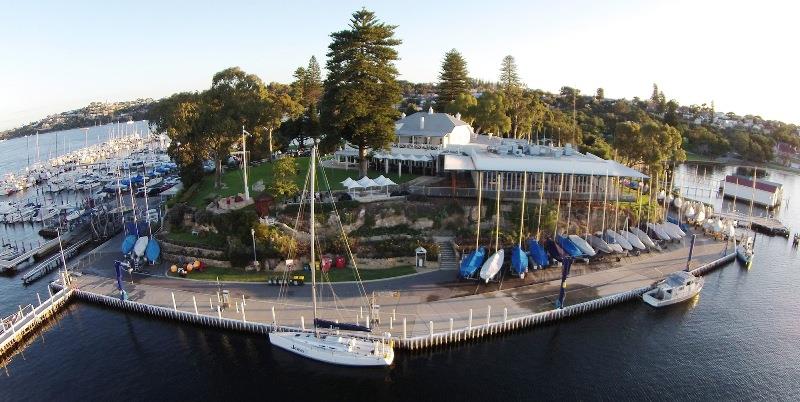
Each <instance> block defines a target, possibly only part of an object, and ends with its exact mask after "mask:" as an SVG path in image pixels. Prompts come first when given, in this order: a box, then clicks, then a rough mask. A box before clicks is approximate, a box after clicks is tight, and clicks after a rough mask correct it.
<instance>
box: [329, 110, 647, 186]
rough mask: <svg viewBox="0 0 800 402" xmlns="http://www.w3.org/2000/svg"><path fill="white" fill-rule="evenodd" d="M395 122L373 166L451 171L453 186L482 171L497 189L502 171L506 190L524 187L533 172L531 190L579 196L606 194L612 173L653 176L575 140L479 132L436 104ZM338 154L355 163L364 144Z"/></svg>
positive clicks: (438, 172)
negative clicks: (392, 138)
mask: <svg viewBox="0 0 800 402" xmlns="http://www.w3.org/2000/svg"><path fill="white" fill-rule="evenodd" d="M395 127H396V133H397V139H396V142H395V143H394V144H392V146H391V147H390V149H389V150H377V151H373V152H371V153H370V155H371V162H370V164H371V167H372V168H374V169H377V170H381V171H385V172H387V173H388V172H397V173H400V174H403V173H409V172H411V173H416V174H426V175H432V176H435V175H438V176H449V177H450V178H451V180H450V182H451V185H452V186H453V187H455V186H459V187H462V186H464V183H470V184H469V185H468V187H470V188H475V187H476V186H477V183H478V176H479V172H485V173H484V174H483V175H482V176H483V179H482V180H481V182H482V183H483V187H484V189H485V190H486V191H489V192H492V191H494V190H496V189H497V177H498V175H502V176H503V177H502V180H501V182H500V184H501V190H502V191H503V192H512V193H513V192H521V190H522V188H523V178H525V177H527V180H528V185H527V189H528V191H529V192H531V193H536V194H538V191H540V190H543V191H544V192H545V194H547V195H548V196H550V195H555V194H557V193H558V192H560V191H563V192H564V193H569V192H570V191H571V190H573V189H574V192H575V193H576V194H577V196H578V197H581V194H583V195H584V196H586V195H588V194H589V193H590V192H591V193H593V194H596V195H597V196H598V197H601V196H602V195H603V193H605V182H606V176H608V177H609V179H608V180H609V183H613V182H614V181H615V179H618V178H619V179H624V180H631V181H641V180H643V179H645V178H647V176H645V175H643V174H642V173H640V172H638V171H636V170H634V169H631V168H629V167H627V166H625V165H622V164H620V163H618V162H616V161H613V160H605V159H602V158H600V157H597V156H595V155H592V154H581V153H580V152H578V151H577V150H576V149H574V148H573V147H572V146H571V145H570V144H566V145H564V146H556V145H554V144H547V143H543V144H538V145H537V144H529V143H528V142H527V141H526V140H517V139H507V138H499V137H495V136H491V135H479V134H475V133H474V131H473V130H472V127H471V126H470V125H469V124H467V123H466V122H464V121H462V120H460V116H459V115H456V116H451V115H448V114H446V113H434V112H433V111H432V110H429V111H427V112H417V113H414V114H412V115H410V116H404V117H403V118H401V119H400V120H398V121H397V123H396V125H395ZM335 155H336V157H337V158H338V159H339V161H340V162H345V161H346V162H353V163H355V162H356V161H357V158H358V150H357V149H355V148H351V147H345V149H343V150H340V151H337V152H336V153H335ZM542 179H544V181H543V182H542ZM590 184H591V185H590ZM511 195H512V196H513V194H511ZM612 197H613V194H612ZM595 199H597V198H595Z"/></svg>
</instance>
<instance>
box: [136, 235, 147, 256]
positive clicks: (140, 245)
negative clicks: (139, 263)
mask: <svg viewBox="0 0 800 402" xmlns="http://www.w3.org/2000/svg"><path fill="white" fill-rule="evenodd" d="M147 243H148V238H147V236H142V237H140V238H139V239H137V240H136V243H135V244H134V245H133V255H135V256H136V257H143V256H144V251H145V250H146V249H147Z"/></svg>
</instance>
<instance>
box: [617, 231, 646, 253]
mask: <svg viewBox="0 0 800 402" xmlns="http://www.w3.org/2000/svg"><path fill="white" fill-rule="evenodd" d="M620 234H621V235H623V236H625V240H627V241H628V243H630V244H631V246H633V248H635V249H637V250H647V246H645V245H644V243H642V241H641V240H640V239H639V236H636V235H635V234H633V233H631V232H628V231H627V230H621V231H620Z"/></svg>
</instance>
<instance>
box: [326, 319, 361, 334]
mask: <svg viewBox="0 0 800 402" xmlns="http://www.w3.org/2000/svg"><path fill="white" fill-rule="evenodd" d="M314 326H316V327H317V328H328V329H339V330H342V331H359V332H372V330H371V329H369V328H368V327H365V326H363V325H358V324H352V323H346V322H336V321H330V320H323V319H321V318H317V319H315V320H314Z"/></svg>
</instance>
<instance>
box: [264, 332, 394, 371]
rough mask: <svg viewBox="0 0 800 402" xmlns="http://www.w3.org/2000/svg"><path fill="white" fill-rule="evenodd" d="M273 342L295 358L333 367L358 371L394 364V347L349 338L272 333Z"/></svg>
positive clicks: (297, 333) (270, 340)
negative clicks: (361, 368)
mask: <svg viewBox="0 0 800 402" xmlns="http://www.w3.org/2000/svg"><path fill="white" fill-rule="evenodd" d="M269 342H270V343H271V344H273V345H275V346H277V347H279V348H281V349H284V350H286V351H289V352H292V353H294V354H297V355H300V356H303V357H306V358H309V359H313V360H317V361H321V362H324V363H329V364H338V365H342V366H356V367H375V366H389V365H391V364H392V362H393V361H394V349H392V347H391V346H389V345H387V344H385V343H382V342H374V341H365V340H361V339H356V338H353V337H348V336H333V335H327V336H326V335H322V336H320V337H319V338H318V337H315V336H314V334H310V333H299V332H270V334H269Z"/></svg>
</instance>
